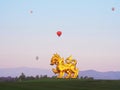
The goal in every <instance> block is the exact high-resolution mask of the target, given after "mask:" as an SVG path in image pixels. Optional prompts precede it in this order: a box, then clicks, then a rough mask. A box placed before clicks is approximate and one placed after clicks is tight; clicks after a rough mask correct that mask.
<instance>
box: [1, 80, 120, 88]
mask: <svg viewBox="0 0 120 90" xmlns="http://www.w3.org/2000/svg"><path fill="white" fill-rule="evenodd" d="M0 90H120V80H79V79H78V80H77V79H71V80H70V79H68V80H65V79H40V80H29V81H21V82H0Z"/></svg>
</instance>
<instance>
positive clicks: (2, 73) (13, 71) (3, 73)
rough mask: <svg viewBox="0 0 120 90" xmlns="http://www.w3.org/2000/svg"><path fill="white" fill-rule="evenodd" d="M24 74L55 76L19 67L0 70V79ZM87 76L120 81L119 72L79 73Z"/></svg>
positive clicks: (91, 71) (42, 71) (38, 69)
mask: <svg viewBox="0 0 120 90" xmlns="http://www.w3.org/2000/svg"><path fill="white" fill-rule="evenodd" d="M22 72H23V73H24V74H25V75H26V76H36V75H47V76H49V77H51V76H54V75H55V74H54V73H53V72H52V71H51V69H49V70H47V69H40V68H28V67H20V68H1V69H0V77H8V76H11V77H16V76H17V77H18V76H19V75H21V73H22ZM81 76H83V77H84V76H88V77H93V78H94V79H111V80H113V79H115V80H118V79H119V80H120V71H109V72H98V71H95V70H85V71H80V72H79V77H81Z"/></svg>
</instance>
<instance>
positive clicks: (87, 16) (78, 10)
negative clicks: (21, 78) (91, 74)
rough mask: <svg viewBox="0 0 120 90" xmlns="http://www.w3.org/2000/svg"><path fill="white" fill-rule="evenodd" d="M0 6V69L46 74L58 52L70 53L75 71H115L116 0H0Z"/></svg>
mask: <svg viewBox="0 0 120 90" xmlns="http://www.w3.org/2000/svg"><path fill="white" fill-rule="evenodd" d="M0 7H1V8H0V13H1V14H0V68H11V67H37V68H45V69H48V68H49V69H51V68H52V66H50V65H49V63H50V59H51V57H52V55H53V54H54V53H56V52H57V53H59V54H60V55H61V56H62V57H64V58H66V57H68V56H69V55H71V54H72V55H73V57H74V58H75V59H77V60H78V64H77V67H78V68H80V70H87V69H94V70H98V71H112V70H113V71H117V70H119V71H120V55H119V54H120V1H119V0H0ZM112 7H114V8H115V11H112V10H111V9H112ZM31 10H32V11H33V13H30V11H31ZM58 30H61V31H62V33H63V34H62V36H61V37H60V38H59V37H57V35H56V31H58ZM36 56H39V60H38V61H36V60H35V57H36Z"/></svg>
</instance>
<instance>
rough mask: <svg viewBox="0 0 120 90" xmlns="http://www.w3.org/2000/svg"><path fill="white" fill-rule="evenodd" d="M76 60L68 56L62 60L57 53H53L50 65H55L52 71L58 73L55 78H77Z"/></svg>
mask: <svg viewBox="0 0 120 90" xmlns="http://www.w3.org/2000/svg"><path fill="white" fill-rule="evenodd" d="M76 64H77V61H76V60H75V59H73V58H72V56H69V57H68V58H66V59H65V60H64V58H61V57H60V55H59V54H57V53H56V54H53V56H52V58H51V63H50V65H56V68H53V69H52V71H53V72H54V73H55V74H58V76H57V78H77V77H78V72H79V70H78V68H76Z"/></svg>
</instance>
